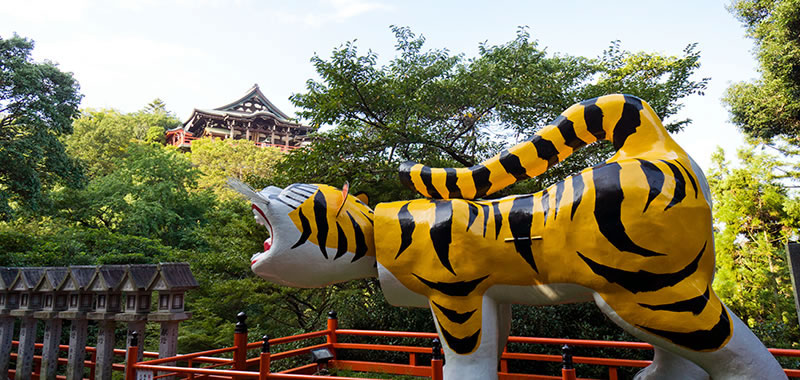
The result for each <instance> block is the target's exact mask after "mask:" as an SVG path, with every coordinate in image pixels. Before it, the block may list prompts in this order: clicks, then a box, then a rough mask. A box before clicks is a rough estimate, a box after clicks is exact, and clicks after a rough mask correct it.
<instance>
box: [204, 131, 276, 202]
mask: <svg viewBox="0 0 800 380" xmlns="http://www.w3.org/2000/svg"><path fill="white" fill-rule="evenodd" d="M190 157H191V161H192V164H193V165H194V166H195V167H197V168H198V169H199V170H200V172H201V173H202V175H201V176H200V178H199V179H198V186H199V187H200V188H201V189H210V190H212V191H214V193H215V194H216V195H217V197H218V198H219V199H225V200H227V199H233V198H236V199H238V195H237V193H235V192H234V191H232V190H230V189H229V188H228V187H227V186H225V181H226V180H227V179H228V178H229V177H233V178H237V179H240V180H242V181H245V182H247V183H249V184H251V186H254V187H257V188H262V187H266V186H267V185H268V184H269V183H268V182H269V180H270V179H271V178H272V177H273V176H274V175H275V169H274V167H275V165H276V164H277V163H278V162H280V161H281V160H282V159H283V154H282V153H281V151H280V150H279V149H277V148H271V147H268V148H261V147H258V146H256V145H255V144H254V143H253V142H251V141H246V140H212V139H210V138H204V139H199V140H195V141H193V142H192V152H191V153H190Z"/></svg>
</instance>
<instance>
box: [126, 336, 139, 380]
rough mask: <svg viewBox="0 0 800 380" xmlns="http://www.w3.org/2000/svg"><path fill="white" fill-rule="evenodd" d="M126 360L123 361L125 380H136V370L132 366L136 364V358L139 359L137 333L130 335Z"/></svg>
mask: <svg viewBox="0 0 800 380" xmlns="http://www.w3.org/2000/svg"><path fill="white" fill-rule="evenodd" d="M125 357H126V358H127V360H126V361H125V379H126V380H134V379H136V370H135V369H134V368H133V365H134V364H136V358H138V357H139V332H137V331H134V332H132V333H131V343H130V346H128V352H127V355H125Z"/></svg>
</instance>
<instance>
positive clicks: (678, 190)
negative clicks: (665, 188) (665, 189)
mask: <svg viewBox="0 0 800 380" xmlns="http://www.w3.org/2000/svg"><path fill="white" fill-rule="evenodd" d="M661 162H663V163H665V164H667V166H668V167H669V170H672V175H673V176H675V193H674V194H673V196H672V200H671V201H670V202H669V204H668V205H667V207H665V208H664V211H667V210H669V208H670V207H672V206H675V205H676V204H678V203H680V202H681V201H682V200H683V198H686V180H685V179H683V173H681V170H680V169H678V167H677V166H675V164H673V163H671V162H667V161H664V160H661Z"/></svg>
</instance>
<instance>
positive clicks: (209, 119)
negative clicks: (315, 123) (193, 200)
mask: <svg viewBox="0 0 800 380" xmlns="http://www.w3.org/2000/svg"><path fill="white" fill-rule="evenodd" d="M310 131H311V127H308V126H305V125H302V124H298V123H295V122H293V121H290V120H289V116H287V115H286V114H285V113H283V112H282V111H281V110H279V109H278V107H275V105H274V104H272V102H270V101H269V99H267V97H266V96H264V94H263V93H262V92H261V90H260V89H259V88H258V84H254V85H253V87H252V88H250V90H248V91H247V93H245V94H244V96H242V97H241V98H239V99H237V100H236V101H233V102H231V103H229V104H226V105H224V106H222V107H217V108H214V109H197V108H195V110H194V112H192V116H190V117H189V119H188V120H187V121H186V122H185V123H184V124H183V125H182V126H180V127H177V128H175V129H170V130H168V131H167V144H171V145H174V146H177V147H180V148H184V149H187V150H188V149H191V144H192V140H195V139H198V138H201V137H211V138H213V139H217V138H219V139H222V140H226V139H234V140H249V141H252V142H254V143H255V144H256V145H258V146H263V147H266V146H272V147H277V148H280V149H281V150H283V151H288V150H290V149H294V148H297V147H300V146H303V145H305V143H307V141H308V140H307V135H308V133H309V132H310Z"/></svg>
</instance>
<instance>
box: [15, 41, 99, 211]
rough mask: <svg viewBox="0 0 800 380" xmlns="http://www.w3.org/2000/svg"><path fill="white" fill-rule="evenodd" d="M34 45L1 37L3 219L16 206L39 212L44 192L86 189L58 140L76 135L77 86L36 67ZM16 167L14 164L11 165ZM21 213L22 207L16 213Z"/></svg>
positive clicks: (49, 67) (44, 66)
mask: <svg viewBox="0 0 800 380" xmlns="http://www.w3.org/2000/svg"><path fill="white" fill-rule="evenodd" d="M32 51H33V42H32V41H30V40H27V39H25V38H21V37H19V36H17V35H14V36H13V37H11V38H10V39H3V38H2V37H0V161H2V162H4V164H3V165H0V219H2V220H8V219H10V218H11V217H12V215H13V213H14V209H15V205H18V206H23V207H25V208H27V209H30V210H34V211H36V210H38V209H39V208H40V206H41V205H42V203H43V202H46V198H45V197H44V196H43V195H42V188H48V187H50V186H53V185H56V184H64V185H67V186H72V187H80V186H82V185H83V181H84V178H83V171H82V169H81V167H80V166H79V165H78V164H77V163H76V162H75V160H74V159H73V158H71V157H70V156H68V155H67V153H66V152H65V151H64V146H63V145H62V144H61V142H60V141H59V139H58V138H59V136H61V135H64V134H68V133H70V132H72V118H73V116H75V114H76V113H77V112H78V105H79V104H80V100H81V95H80V93H79V86H78V82H76V81H75V79H74V78H73V77H72V74H70V73H64V72H62V71H61V70H59V69H58V67H57V66H56V65H55V64H54V63H52V62H49V61H45V62H42V63H37V62H33V61H32V59H31V52H32ZM11 163H13V164H11ZM17 208H18V207H17Z"/></svg>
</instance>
